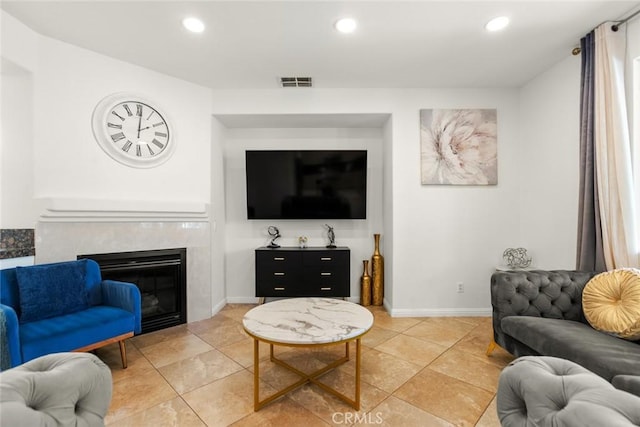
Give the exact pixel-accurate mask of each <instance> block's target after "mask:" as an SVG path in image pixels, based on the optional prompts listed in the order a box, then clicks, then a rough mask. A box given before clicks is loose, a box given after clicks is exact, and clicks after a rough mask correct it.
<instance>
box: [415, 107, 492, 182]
mask: <svg viewBox="0 0 640 427" xmlns="http://www.w3.org/2000/svg"><path fill="white" fill-rule="evenodd" d="M497 116H498V113H497V110H496V109H457V110H456V109H430V110H420V166H421V177H422V184H439V185H495V184H497V183H498V147H497V139H498V138H497V127H498V126H497Z"/></svg>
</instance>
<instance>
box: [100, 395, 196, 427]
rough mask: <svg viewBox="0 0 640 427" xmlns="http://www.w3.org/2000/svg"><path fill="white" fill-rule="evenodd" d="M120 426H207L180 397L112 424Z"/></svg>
mask: <svg viewBox="0 0 640 427" xmlns="http://www.w3.org/2000/svg"><path fill="white" fill-rule="evenodd" d="M107 425H112V426H118V427H144V426H149V427H206V424H205V423H203V422H202V420H201V419H200V418H198V416H197V415H196V414H195V412H193V410H192V409H191V408H190V407H189V406H188V405H187V404H186V403H185V402H184V400H182V399H181V398H179V397H176V398H174V399H171V400H169V401H167V402H164V403H161V404H159V405H156V406H154V407H152V408H149V409H147V410H145V411H142V412H138V413H137V414H135V415H132V416H130V417H127V418H123V419H119V420H116V421H114V422H112V423H110V424H107Z"/></svg>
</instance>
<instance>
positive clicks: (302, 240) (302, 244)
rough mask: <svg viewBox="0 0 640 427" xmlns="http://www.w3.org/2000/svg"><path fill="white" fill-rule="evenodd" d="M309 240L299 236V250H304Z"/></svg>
mask: <svg viewBox="0 0 640 427" xmlns="http://www.w3.org/2000/svg"><path fill="white" fill-rule="evenodd" d="M308 240H309V239H308V238H307V236H300V237H298V246H300V249H304V248H306V247H307V241H308Z"/></svg>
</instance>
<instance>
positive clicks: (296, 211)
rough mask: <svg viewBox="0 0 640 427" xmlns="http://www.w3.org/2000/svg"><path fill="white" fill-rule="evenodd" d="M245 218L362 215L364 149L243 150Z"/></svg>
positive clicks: (344, 217) (349, 216) (365, 157)
mask: <svg viewBox="0 0 640 427" xmlns="http://www.w3.org/2000/svg"><path fill="white" fill-rule="evenodd" d="M246 177H247V218H248V219H365V218H366V217H367V151H366V150H263V151H258V150H247V151H246Z"/></svg>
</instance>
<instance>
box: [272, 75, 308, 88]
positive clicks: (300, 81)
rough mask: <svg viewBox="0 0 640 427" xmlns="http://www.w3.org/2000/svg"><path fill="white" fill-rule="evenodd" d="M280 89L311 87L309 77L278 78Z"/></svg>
mask: <svg viewBox="0 0 640 427" xmlns="http://www.w3.org/2000/svg"><path fill="white" fill-rule="evenodd" d="M280 84H281V85H282V87H311V86H312V82H311V77H280Z"/></svg>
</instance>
